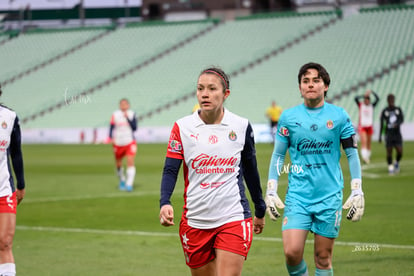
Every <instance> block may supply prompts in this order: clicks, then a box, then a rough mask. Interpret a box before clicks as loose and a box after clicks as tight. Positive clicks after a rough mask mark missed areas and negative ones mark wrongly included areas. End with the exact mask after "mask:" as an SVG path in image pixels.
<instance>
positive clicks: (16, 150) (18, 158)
mask: <svg viewBox="0 0 414 276" xmlns="http://www.w3.org/2000/svg"><path fill="white" fill-rule="evenodd" d="M10 138H11V139H10V156H11V159H12V164H13V170H14V174H15V175H16V180H17V189H19V190H22V189H24V188H25V180H24V167H23V153H22V149H21V132H20V126H19V121H18V119H17V117H16V120H15V122H14V126H13V132H12V135H11V137H10Z"/></svg>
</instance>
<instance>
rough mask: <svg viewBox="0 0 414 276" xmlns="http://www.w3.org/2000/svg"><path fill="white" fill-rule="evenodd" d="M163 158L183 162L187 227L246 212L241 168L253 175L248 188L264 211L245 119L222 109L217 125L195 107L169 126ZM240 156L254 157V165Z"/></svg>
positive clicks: (232, 218) (204, 225) (248, 213)
mask: <svg viewBox="0 0 414 276" xmlns="http://www.w3.org/2000/svg"><path fill="white" fill-rule="evenodd" d="M246 140H248V141H246ZM246 143H248V146H246ZM167 158H174V159H182V160H183V161H184V169H183V173H184V182H185V192H184V212H183V218H185V219H187V220H188V225H190V226H191V227H194V228H199V229H208V228H215V227H218V226H221V225H223V224H225V223H228V222H231V221H236V220H242V219H245V218H246V217H251V211H250V208H249V204H248V201H247V199H246V196H245V192H244V191H245V187H244V184H243V180H242V177H243V173H244V174H250V175H254V177H253V178H250V179H253V181H249V182H250V183H248V187H249V190H250V193H251V194H252V190H254V193H253V194H254V196H252V198H253V200H254V201H255V204H256V203H257V205H256V206H259V205H260V206H261V208H259V209H263V210H260V213H263V215H264V208H265V207H264V202H263V199H262V197H261V187H260V179H259V176H258V173H257V167H256V156H255V150H254V137H253V131H252V129H251V126H250V124H249V122H248V120H247V119H245V118H242V117H239V116H237V115H235V114H233V113H231V112H230V111H228V110H227V109H225V112H224V117H223V119H222V121H221V123H220V124H205V123H204V122H203V121H202V120H201V119H200V117H199V115H198V112H197V111H196V112H194V113H193V114H192V115H189V116H186V117H184V118H182V119H179V120H178V121H176V123H175V124H174V126H173V129H172V131H171V135H170V139H169V144H168V150H167ZM243 160H249V162H250V160H254V163H253V164H254V166H247V167H246V166H243V164H242V162H243ZM247 163H248V162H247ZM253 167H254V168H253ZM243 168H248V169H246V170H245V171H243ZM255 170H256V171H255ZM245 178H246V175H245ZM246 179H247V178H246ZM252 182H254V184H252ZM249 184H250V185H249ZM162 193H163V192H162ZM167 200H169V198H168V199H165V198H164V199H163V198H162V199H161V201H162V202H163V201H164V202H167ZM162 202H161V203H162Z"/></svg>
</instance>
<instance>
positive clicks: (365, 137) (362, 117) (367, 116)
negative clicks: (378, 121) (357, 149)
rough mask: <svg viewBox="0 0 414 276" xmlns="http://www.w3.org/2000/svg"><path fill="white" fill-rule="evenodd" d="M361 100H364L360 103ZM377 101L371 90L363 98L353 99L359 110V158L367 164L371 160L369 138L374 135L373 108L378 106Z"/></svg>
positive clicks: (377, 98) (376, 96)
mask: <svg viewBox="0 0 414 276" xmlns="http://www.w3.org/2000/svg"><path fill="white" fill-rule="evenodd" d="M371 94H372V95H373V96H374V98H375V100H374V101H373V102H371V97H370V95H371ZM361 99H364V100H363V101H361ZM378 101H379V97H378V95H377V94H376V93H375V92H374V91H372V90H367V91H366V92H365V94H364V95H363V96H356V97H355V102H356V104H357V105H358V109H359V121H358V133H359V138H360V139H361V157H362V160H364V162H365V163H367V164H368V163H369V162H370V158H371V137H372V134H373V133H374V127H373V125H374V108H375V106H376V105H377V104H378Z"/></svg>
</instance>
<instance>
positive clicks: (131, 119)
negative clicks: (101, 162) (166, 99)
mask: <svg viewBox="0 0 414 276" xmlns="http://www.w3.org/2000/svg"><path fill="white" fill-rule="evenodd" d="M129 107H130V105H129V101H128V100H127V99H122V100H120V102H119V110H117V111H115V112H114V113H113V114H112V117H111V125H110V129H109V138H110V139H111V141H112V145H113V149H114V154H115V163H116V170H117V174H118V177H119V189H120V190H127V191H129V192H130V191H132V189H133V184H134V179H135V172H136V169H135V155H136V152H137V144H136V141H135V137H134V132H135V131H136V130H137V127H138V126H137V119H136V116H135V113H134V112H133V111H132V110H130V109H129ZM124 157H126V159H127V169H126V177H125V175H124V170H123V167H122V159H123V158H124Z"/></svg>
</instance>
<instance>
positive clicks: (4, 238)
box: [0, 234, 13, 251]
mask: <svg viewBox="0 0 414 276" xmlns="http://www.w3.org/2000/svg"><path fill="white" fill-rule="evenodd" d="M12 245H13V235H10V234H3V235H0V251H7V250H11V248H12Z"/></svg>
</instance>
